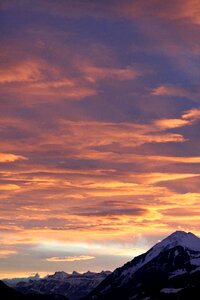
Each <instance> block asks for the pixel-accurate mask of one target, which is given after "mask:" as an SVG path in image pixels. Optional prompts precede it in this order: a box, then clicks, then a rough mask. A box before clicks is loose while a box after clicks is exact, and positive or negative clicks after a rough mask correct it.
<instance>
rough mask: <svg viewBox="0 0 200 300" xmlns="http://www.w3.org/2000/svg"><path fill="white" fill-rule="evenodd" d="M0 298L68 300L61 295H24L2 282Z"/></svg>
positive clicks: (11, 299) (3, 299) (0, 283)
mask: <svg viewBox="0 0 200 300" xmlns="http://www.w3.org/2000/svg"><path fill="white" fill-rule="evenodd" d="M0 298H1V300H67V298H66V297H64V296H60V295H38V294H27V295H23V294H22V293H20V292H17V291H15V290H14V289H12V288H11V287H8V286H7V285H6V284H5V283H4V282H3V281H0Z"/></svg>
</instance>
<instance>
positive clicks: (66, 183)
mask: <svg viewBox="0 0 200 300" xmlns="http://www.w3.org/2000/svg"><path fill="white" fill-rule="evenodd" d="M0 41H1V43H0V94H1V98H0V278H5V277H17V276H20V277H23V276H29V275H31V274H34V273H36V272H39V273H40V274H41V275H42V276H44V275H45V274H48V273H53V272H55V271H66V272H69V273H70V272H72V271H73V270H76V271H78V272H85V271H88V270H90V271H101V270H113V269H115V268H116V267H118V266H121V265H122V264H124V263H125V262H127V261H129V260H131V259H132V258H133V257H135V256H136V255H138V254H140V253H143V252H145V251H146V250H148V249H149V247H151V246H152V245H154V244H155V243H156V242H158V241H159V240H160V239H162V238H164V237H165V236H167V235H168V234H170V233H172V232H173V231H175V230H185V231H192V232H193V233H195V234H197V235H200V174H199V173H200V172H199V171H200V85H199V81H200V2H199V0H168V1H164V0H148V1H145V0H139V1H138V0H132V1H131V0H123V1H122V0H106V1H104V0H101V1H97V0H73V1H72V0H48V1H47V0H46V1H45V0H34V1H31V0H5V1H4V0H0Z"/></svg>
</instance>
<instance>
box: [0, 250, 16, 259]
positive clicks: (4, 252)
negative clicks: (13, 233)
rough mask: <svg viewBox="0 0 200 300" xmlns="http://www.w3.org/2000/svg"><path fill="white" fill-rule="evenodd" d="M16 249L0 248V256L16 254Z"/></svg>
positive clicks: (5, 256)
mask: <svg viewBox="0 0 200 300" xmlns="http://www.w3.org/2000/svg"><path fill="white" fill-rule="evenodd" d="M16 253H17V251H15V250H9V249H8V250H6V249H0V258H7V257H9V256H10V255H13V254H16Z"/></svg>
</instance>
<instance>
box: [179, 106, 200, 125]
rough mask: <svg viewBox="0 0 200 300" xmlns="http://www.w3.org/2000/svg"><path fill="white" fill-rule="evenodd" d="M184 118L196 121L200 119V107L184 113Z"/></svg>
mask: <svg viewBox="0 0 200 300" xmlns="http://www.w3.org/2000/svg"><path fill="white" fill-rule="evenodd" d="M182 118H183V119H185V120H190V121H191V122H195V121H197V120H199V119H200V109H199V108H193V109H190V110H188V111H186V112H185V113H184V114H183V115H182Z"/></svg>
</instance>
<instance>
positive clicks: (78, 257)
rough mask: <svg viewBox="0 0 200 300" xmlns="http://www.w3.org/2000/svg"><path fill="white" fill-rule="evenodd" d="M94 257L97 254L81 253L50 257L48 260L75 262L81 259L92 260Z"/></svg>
mask: <svg viewBox="0 0 200 300" xmlns="http://www.w3.org/2000/svg"><path fill="white" fill-rule="evenodd" d="M94 258H95V256H86V255H80V256H64V257H49V258H47V259H46V260H47V261H49V262H74V261H80V260H90V259H94Z"/></svg>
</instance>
